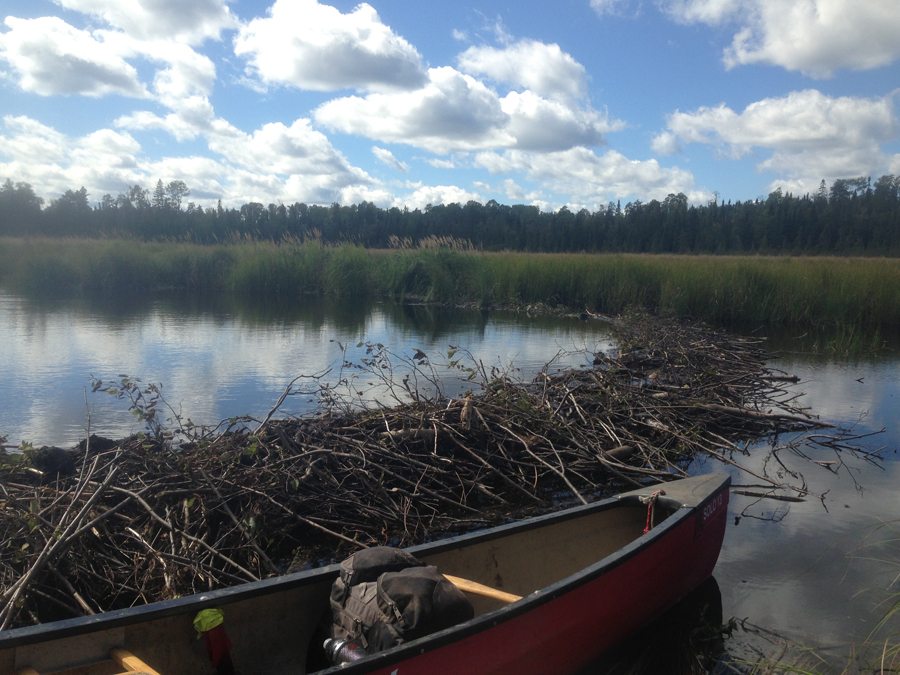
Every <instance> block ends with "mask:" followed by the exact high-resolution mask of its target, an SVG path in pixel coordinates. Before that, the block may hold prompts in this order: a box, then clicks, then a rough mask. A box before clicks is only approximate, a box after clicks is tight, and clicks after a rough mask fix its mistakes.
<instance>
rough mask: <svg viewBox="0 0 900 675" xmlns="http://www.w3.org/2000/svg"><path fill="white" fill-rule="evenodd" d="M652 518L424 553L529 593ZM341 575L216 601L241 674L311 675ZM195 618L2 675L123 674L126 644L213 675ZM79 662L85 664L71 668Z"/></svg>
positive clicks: (19, 651)
mask: <svg viewBox="0 0 900 675" xmlns="http://www.w3.org/2000/svg"><path fill="white" fill-rule="evenodd" d="M669 506H670V507H669V508H668V509H667V508H665V505H660V507H658V508H657V516H658V517H657V520H658V521H662V520H663V519H664V518H666V517H668V516H669V515H671V514H672V513H673V512H674V510H675V508H673V507H672V506H671V505H669ZM678 506H680V504H679V505H678ZM646 518H647V507H646V506H643V505H641V504H639V503H637V501H636V499H635V500H634V501H632V502H631V503H623V502H616V501H615V500H612V501H611V502H610V503H609V504H608V505H607V506H604V507H602V508H600V509H599V510H595V511H587V512H585V513H584V514H582V515H578V516H576V517H572V518H570V519H568V520H564V521H562V522H558V521H555V520H548V521H547V522H546V524H538V525H536V526H534V527H529V528H527V529H522V530H521V531H519V530H514V531H513V532H512V533H504V535H503V536H496V537H494V538H491V539H488V540H479V539H478V538H474V539H472V540H469V541H465V540H464V541H463V542H462V544H461V545H460V546H458V547H454V548H449V549H447V548H446V547H444V549H443V550H441V547H437V550H436V551H435V552H431V553H429V552H427V550H428V549H427V547H426V548H424V550H422V552H421V553H417V555H418V556H419V557H420V559H422V560H424V561H426V562H428V563H429V564H433V565H436V566H437V567H438V568H439V569H440V570H441V571H442V572H444V573H446V574H451V575H454V576H458V577H463V578H466V579H470V580H472V581H477V582H479V583H482V584H485V585H488V586H491V587H494V588H497V589H501V590H503V591H507V592H510V593H514V594H516V595H522V596H526V595H528V594H529V593H531V592H533V591H535V590H537V589H540V588H544V587H545V586H549V585H550V584H553V583H555V582H558V581H561V580H562V579H564V578H566V577H568V576H570V575H572V574H575V573H576V572H578V571H579V570H582V569H584V568H585V567H588V566H589V565H592V564H594V563H596V562H598V561H600V560H602V559H603V558H605V557H606V556H608V555H610V554H613V553H615V552H616V551H618V550H619V549H621V548H622V547H624V546H626V545H627V544H629V543H630V542H632V541H634V540H635V539H637V538H638V537H640V536H641V535H642V533H643V529H644V526H645V524H646ZM432 548H434V547H432ZM334 570H335V568H333V567H332V568H331V570H330V571H328V572H323V573H321V574H310V575H308V579H307V578H304V579H303V580H302V581H301V582H300V584H299V585H297V586H293V587H288V588H286V589H285V588H284V587H283V586H278V587H276V588H277V592H274V591H273V592H271V593H265V594H260V595H257V596H256V597H252V598H249V599H238V600H230V599H227V598H226V599H224V600H223V601H222V602H220V603H216V606H218V607H219V608H221V609H222V610H223V611H224V614H225V624H224V625H225V628H226V631H227V633H228V635H229V637H230V639H231V642H232V644H233V649H232V657H233V660H234V662H235V666H236V669H237V671H238V672H239V673H240V675H253V674H254V673H260V674H262V673H266V675H279V674H282V673H283V674H285V675H287V674H290V675H304V674H305V673H307V672H312V670H314V669H309V670H308V668H307V657H308V652H309V651H310V648H311V649H312V650H319V649H320V648H321V644H320V640H321V636H320V635H319V634H318V633H317V631H316V628H317V625H318V624H319V622H320V620H321V619H322V617H323V616H325V615H326V613H327V612H328V597H329V592H330V588H331V582H332V580H333V579H334V576H335V572H334ZM469 598H470V600H472V604H473V605H474V607H475V611H476V616H478V615H482V614H485V613H487V612H491V611H493V610H496V609H498V608H500V607H501V606H502V604H501V603H500V602H499V601H496V600H490V599H487V598H483V597H480V596H474V595H469ZM196 611H197V609H196V607H195V606H190V607H187V606H186V607H185V608H184V611H183V612H182V613H180V614H175V615H173V616H166V617H164V618H156V619H152V620H149V621H145V622H141V623H133V624H131V625H124V626H119V627H117V628H112V629H107V630H100V631H96V632H91V633H87V634H83V635H76V636H74V637H67V638H62V639H57V640H53V641H50V642H48V641H46V640H43V641H40V642H36V643H34V644H27V645H21V646H18V647H15V648H10V649H6V650H3V651H0V675H7V674H9V675H12V674H13V673H15V672H16V671H17V670H19V669H21V668H24V667H26V666H30V667H32V668H34V669H35V670H37V672H38V673H40V674H41V675H47V674H48V673H65V675H112V674H113V673H118V672H121V668H118V667H117V666H115V665H114V664H113V663H112V662H110V661H105V660H104V658H105V657H104V655H105V654H106V653H107V652H108V650H109V649H111V648H113V647H124V648H125V649H127V650H128V651H130V652H132V653H133V654H135V655H137V656H138V657H139V658H141V659H143V660H144V661H145V662H146V663H147V664H149V665H150V666H151V667H152V668H154V669H155V670H157V671H158V672H159V673H160V674H161V675H197V674H199V673H212V672H213V670H212V668H211V666H210V663H209V659H208V657H207V655H206V652H205V650H204V647H203V641H202V640H197V639H196V633H195V631H194V629H193V625H192V621H193V617H194V615H195V613H196ZM311 656H313V657H315V654H314V653H313V654H311ZM312 662H314V660H313V661H311V663H312ZM75 664H77V665H78V667H74V668H72V667H68V668H66V667H67V666H72V665H75Z"/></svg>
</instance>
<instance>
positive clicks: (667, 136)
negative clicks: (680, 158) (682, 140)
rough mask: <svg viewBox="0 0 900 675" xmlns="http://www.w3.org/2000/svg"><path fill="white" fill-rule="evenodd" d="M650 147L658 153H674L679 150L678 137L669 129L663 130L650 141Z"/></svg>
mask: <svg viewBox="0 0 900 675" xmlns="http://www.w3.org/2000/svg"><path fill="white" fill-rule="evenodd" d="M650 147H651V148H652V149H653V152H655V153H656V154H658V155H674V154H675V153H676V152H681V146H679V145H678V138H677V137H676V136H675V134H673V133H672V132H670V131H663V132H661V133H660V134H658V135H657V136H656V137H655V138H654V139H653V140H652V141H651V142H650Z"/></svg>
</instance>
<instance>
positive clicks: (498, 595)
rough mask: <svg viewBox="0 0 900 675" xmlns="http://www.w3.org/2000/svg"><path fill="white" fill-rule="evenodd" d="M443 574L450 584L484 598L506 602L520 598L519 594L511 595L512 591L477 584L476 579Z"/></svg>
mask: <svg viewBox="0 0 900 675" xmlns="http://www.w3.org/2000/svg"><path fill="white" fill-rule="evenodd" d="M444 576H445V577H446V578H447V580H448V581H449V582H450V583H451V584H453V585H454V586H456V587H457V588H458V589H459V590H461V591H464V592H466V593H472V594H473V595H481V596H483V597H485V598H493V599H494V600H499V601H500V602H505V603H506V604H509V603H511V602H515V601H516V600H521V599H522V596H521V595H513V594H512V593H507V592H506V591H500V590H497V589H496V588H491V587H490V586H485V585H484V584H479V583H478V582H477V581H469V580H468V579H462V578H461V577H452V576H450V575H449V574H445V575H444Z"/></svg>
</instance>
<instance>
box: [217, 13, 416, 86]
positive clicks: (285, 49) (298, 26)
mask: <svg viewBox="0 0 900 675" xmlns="http://www.w3.org/2000/svg"><path fill="white" fill-rule="evenodd" d="M234 48H235V53H236V54H238V55H239V56H245V57H246V58H247V59H248V61H249V63H250V69H249V70H250V72H251V73H252V74H255V75H257V76H258V77H259V78H260V79H261V80H262V81H263V82H265V83H269V84H285V85H292V86H295V87H300V88H302V89H311V90H315V91H335V90H338V89H344V88H352V89H362V90H383V89H388V90H392V89H414V88H418V87H421V86H422V85H423V84H425V82H426V80H427V78H426V74H425V69H424V66H423V65H422V57H421V56H420V55H419V53H418V52H417V51H416V49H415V48H414V47H413V46H412V45H411V44H409V43H408V42H407V41H406V40H404V39H403V38H402V37H400V36H399V35H396V34H395V33H394V32H393V31H392V30H391V29H390V27H388V26H385V25H384V24H383V23H382V22H381V19H380V17H379V16H378V13H377V12H376V11H375V10H374V9H373V8H372V7H371V6H370V5H368V4H366V3H362V4H360V5H358V6H357V7H356V9H354V10H353V12H351V13H349V14H341V13H340V11H338V10H337V9H335V8H334V7H330V6H328V5H320V4H319V3H318V2H317V1H316V0H276V2H275V4H274V5H272V7H271V8H269V10H268V16H267V17H266V18H259V19H254V20H252V21H251V22H250V23H249V24H247V25H246V26H243V27H242V28H241V29H240V31H239V32H238V35H237V36H236V38H235V41H234Z"/></svg>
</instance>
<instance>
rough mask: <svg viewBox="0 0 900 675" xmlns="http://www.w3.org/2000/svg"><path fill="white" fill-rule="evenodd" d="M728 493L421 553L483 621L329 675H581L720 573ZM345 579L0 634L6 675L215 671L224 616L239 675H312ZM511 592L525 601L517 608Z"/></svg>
mask: <svg viewBox="0 0 900 675" xmlns="http://www.w3.org/2000/svg"><path fill="white" fill-rule="evenodd" d="M729 484H730V478H729V477H728V476H727V475H723V474H710V475H705V476H698V477H695V478H687V479H683V480H677V481H673V482H671V483H667V484H666V485H664V486H662V487H663V489H664V490H665V495H661V496H659V497H658V499H657V500H656V503H655V506H654V509H653V511H654V516H653V527H652V528H651V529H650V530H649V531H648V532H644V530H645V526H646V525H647V518H648V506H647V504H646V503H645V500H646V498H647V497H649V496H650V495H651V494H652V493H653V492H654V488H646V489H642V490H635V491H632V492H627V493H625V494H621V495H618V496H616V497H613V498H611V499H607V500H603V501H600V502H596V503H593V504H589V505H587V506H580V507H576V508H572V509H567V510H565V511H560V512H557V513H553V514H549V515H546V516H541V517H538V518H531V519H528V520H524V521H521V522H517V523H513V524H510V525H503V526H501V527H496V528H492V529H489V530H482V531H479V532H475V533H472V534H467V535H463V536H459V537H454V538H452V539H445V540H441V541H438V542H435V543H431V544H425V545H422V546H416V547H413V548H410V549H408V550H409V551H410V552H411V553H413V554H414V555H415V556H416V557H417V558H419V559H420V560H422V561H424V562H426V563H428V564H431V565H436V566H437V567H438V569H440V570H441V571H442V572H443V573H445V574H446V575H448V576H451V577H453V578H455V582H456V583H457V584H458V585H460V587H461V588H463V589H464V590H467V588H473V589H474V590H475V591H476V593H473V594H471V595H470V599H471V600H472V604H473V605H474V607H475V618H473V619H472V620H471V621H467V622H465V623H462V624H459V625H456V626H454V627H452V628H449V629H447V630H443V631H441V632H439V633H434V634H432V635H429V636H427V637H424V638H420V639H418V640H414V641H411V642H407V643H405V644H402V645H400V646H399V647H395V648H394V649H390V650H388V651H385V652H381V653H379V654H374V655H372V656H368V657H366V658H363V659H361V660H359V661H355V662H353V663H351V664H347V665H344V666H340V667H336V668H330V669H327V670H321V671H318V672H319V673H321V674H322V675H326V674H332V673H338V672H340V673H344V674H346V675H351V674H353V675H355V674H361V673H366V674H369V673H372V674H378V675H445V674H446V675H461V674H462V673H478V674H489V673H494V674H498V675H500V674H509V675H522V674H523V673H541V674H544V673H554V674H564V673H573V672H577V671H578V670H579V669H580V668H582V667H584V666H585V665H587V664H589V663H590V662H592V661H593V660H595V659H596V658H597V657H598V656H599V655H600V654H601V653H603V652H604V651H606V650H607V649H608V648H609V647H611V646H612V645H614V644H615V643H617V642H618V641H620V640H621V639H622V638H624V637H625V636H627V635H628V634H630V633H632V632H633V631H635V630H636V629H637V628H640V627H641V626H643V625H644V624H646V623H648V622H649V621H650V620H651V619H653V618H654V617H656V616H657V615H658V614H660V613H662V612H663V611H664V610H665V609H667V608H668V607H669V606H671V605H672V604H674V603H675V602H676V601H677V600H679V599H680V598H681V597H683V596H684V595H686V594H687V593H688V592H689V591H690V590H691V589H693V588H694V587H695V586H697V585H698V584H699V583H700V582H702V581H703V580H704V579H706V578H707V577H708V576H709V575H710V574H711V573H712V570H713V567H714V566H715V564H716V560H717V558H718V556H719V550H720V548H721V546H722V538H723V536H724V534H725V525H726V519H727V507H728V486H729ZM657 487H659V486H657ZM642 498H644V501H642ZM336 575H337V565H331V566H328V567H324V568H320V569H315V570H310V571H306V572H300V573H297V574H289V575H285V576H282V577H276V578H272V579H266V580H264V581H259V582H255V583H249V584H244V585H241V586H235V587H233V588H227V589H222V590H218V591H213V592H210V593H204V594H202V595H195V596H190V597H185V598H178V599H176V600H170V601H166V602H159V603H153V604H150V605H146V606H142V607H135V608H132V609H128V610H120V611H116V612H109V613H106V614H101V615H96V616H90V617H84V618H80V619H71V620H67V621H59V622H56V623H51V624H44V625H40V626H33V627H28V628H20V629H16V630H10V631H4V632H0V675H7V674H8V675H12V674H13V673H20V674H21V675H25V674H27V675H35V674H38V675H47V674H49V673H54V672H58V671H63V670H71V675H76V673H77V675H111V674H112V673H116V672H122V671H123V669H124V671H125V672H133V673H135V674H136V673H137V672H147V673H150V674H151V675H152V674H153V673H159V674H160V675H201V674H204V673H211V672H213V668H212V666H211V664H210V661H209V657H208V656H207V654H206V652H205V650H204V649H203V641H202V640H200V641H198V640H196V633H195V631H194V628H193V625H192V622H193V619H194V616H195V615H196V614H197V612H198V611H199V610H202V609H210V608H218V609H221V610H223V612H224V616H225V622H224V624H223V626H224V628H225V630H226V632H227V634H228V636H229V638H230V640H231V643H232V645H233V647H232V651H231V655H232V659H233V662H234V666H235V670H236V672H237V673H238V675H242V674H249V673H265V674H266V675H279V674H282V673H283V674H284V675H288V674H290V675H303V674H304V673H307V672H312V671H311V670H308V669H307V667H308V664H311V663H314V662H315V661H316V657H318V656H320V654H319V653H318V652H321V649H322V646H321V643H320V636H319V635H318V634H317V633H316V627H317V625H318V624H319V621H320V619H321V617H322V616H323V614H325V613H326V612H327V611H328V606H329V605H328V597H329V592H330V588H331V584H332V581H333V580H334V578H335V577H336ZM465 580H468V581H469V582H472V583H471V584H469V585H468V586H466V584H465ZM486 587H487V588H486ZM491 589H494V590H493V591H492V590H491ZM509 594H511V595H512V596H522V597H521V599H518V600H515V601H513V602H510V599H512V598H510V595H509ZM504 595H505V597H504ZM110 659H112V661H110ZM116 662H118V665H116ZM73 668H77V670H72V669H73Z"/></svg>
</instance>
